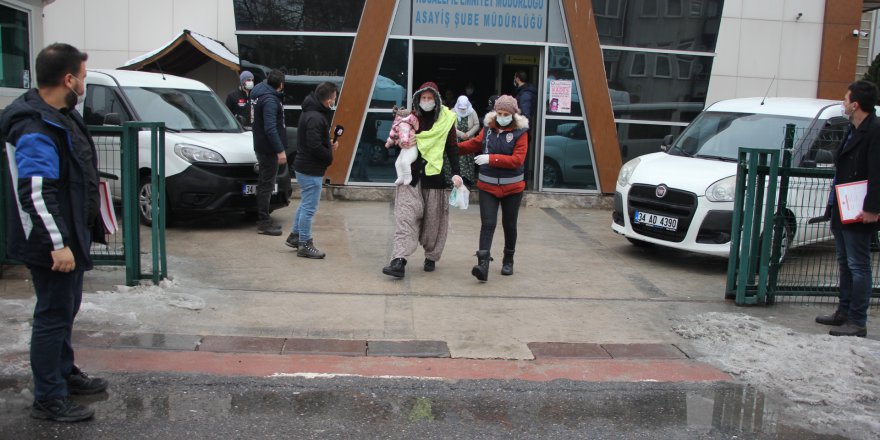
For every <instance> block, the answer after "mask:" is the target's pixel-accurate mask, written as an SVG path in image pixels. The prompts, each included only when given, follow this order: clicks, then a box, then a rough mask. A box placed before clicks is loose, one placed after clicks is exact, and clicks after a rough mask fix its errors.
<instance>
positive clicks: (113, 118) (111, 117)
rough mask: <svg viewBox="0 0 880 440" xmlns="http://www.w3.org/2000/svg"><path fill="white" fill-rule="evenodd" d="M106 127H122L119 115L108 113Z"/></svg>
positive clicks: (105, 121) (105, 120) (105, 118)
mask: <svg viewBox="0 0 880 440" xmlns="http://www.w3.org/2000/svg"><path fill="white" fill-rule="evenodd" d="M104 125H122V119H121V118H120V117H119V113H107V114H106V115H104Z"/></svg>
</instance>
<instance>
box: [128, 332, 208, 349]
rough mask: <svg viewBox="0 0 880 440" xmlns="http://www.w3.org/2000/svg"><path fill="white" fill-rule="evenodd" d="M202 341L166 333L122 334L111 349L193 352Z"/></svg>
mask: <svg viewBox="0 0 880 440" xmlns="http://www.w3.org/2000/svg"><path fill="white" fill-rule="evenodd" d="M201 340H202V337H201V336H197V335H175V334H166V333H122V334H120V335H119V339H117V340H116V342H114V343H113V345H112V346H111V347H112V348H156V349H161V350H183V351H194V350H195V349H196V347H197V346H198V345H199V342H200V341H201Z"/></svg>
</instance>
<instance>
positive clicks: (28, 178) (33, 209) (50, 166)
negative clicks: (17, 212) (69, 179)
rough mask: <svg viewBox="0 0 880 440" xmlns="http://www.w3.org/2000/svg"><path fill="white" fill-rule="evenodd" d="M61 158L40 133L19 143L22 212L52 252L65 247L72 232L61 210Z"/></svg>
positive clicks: (27, 136)
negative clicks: (48, 240)
mask: <svg viewBox="0 0 880 440" xmlns="http://www.w3.org/2000/svg"><path fill="white" fill-rule="evenodd" d="M59 162H60V161H59V157H58V152H57V150H56V148H55V144H54V142H52V140H51V139H50V138H49V137H48V136H46V135H44V134H39V133H31V134H27V135H24V136H22V137H20V138H19V139H18V142H16V149H15V163H16V167H17V168H18V199H19V202H20V206H21V209H22V210H23V211H25V212H26V213H27V214H28V215H29V216H30V217H31V219H32V221H33V224H34V226H35V227H37V228H39V227H42V228H40V229H42V230H43V231H45V233H46V234H47V236H48V238H49V239H50V240H51V243H52V249H54V250H58V249H61V248H63V247H64V246H65V241H66V240H65V237H67V236H68V231H69V229H68V228H67V224H66V222H65V221H64V218H63V217H62V216H61V210H60V208H59V206H58V201H57V197H56V196H57V194H58V178H59V176H60V169H59Z"/></svg>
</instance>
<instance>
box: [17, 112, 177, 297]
mask: <svg viewBox="0 0 880 440" xmlns="http://www.w3.org/2000/svg"><path fill="white" fill-rule="evenodd" d="M89 131H90V132H91V134H92V139H93V140H94V142H95V148H96V152H97V154H98V163H99V164H102V166H101V167H100V168H101V169H99V172H100V173H101V180H103V181H106V182H108V183H112V184H110V186H111V188H115V189H114V190H112V192H113V193H114V194H118V195H119V196H121V197H119V198H120V199H121V213H122V219H121V221H119V222H118V224H119V229H120V230H118V231H117V232H116V234H113V235H108V236H107V244H106V245H103V244H98V243H94V244H92V250H91V251H92V258H93V260H94V263H95V265H105V266H125V283H126V285H129V286H134V285H137V284H138V283H139V282H140V280H152V282H153V283H154V284H158V283H159V281H161V280H162V279H164V278H166V277H167V276H168V267H167V258H166V250H165V212H166V211H165V203H166V201H165V196H164V195H165V177H164V176H165V124H164V123H161V122H160V123H144V122H126V123H124V124H123V125H122V126H109V125H106V126H90V127H89ZM141 132H144V133H146V132H149V134H150V136H149V142H150V152H151V154H150V164H151V166H150V169H151V176H150V177H151V180H152V188H153V197H152V198H151V204H152V206H151V207H152V210H153V222H152V226H151V229H150V231H149V233H150V251H151V252H150V255H151V265H150V266H149V270H147V271H144V270H143V268H142V261H141V233H142V228H141V226H140V224H139V219H138V203H139V200H138V197H139V196H138V183H139V182H138V180H139V178H140V171H139V167H138V163H139V143H140V133H141ZM2 145H3V152H2V155H0V165H2V166H0V173H2V175H0V194H3V197H2V198H0V209H2V210H0V265H2V264H17V263H18V262H16V261H13V260H10V259H8V257H7V253H6V212H7V210H6V204H7V203H15V201H14V200H6V187H5V186H6V184H7V182H8V178H9V167H8V164H7V154H6V142H5V141H3V142H2ZM116 182H118V183H120V184H119V185H116ZM0 274H2V272H0Z"/></svg>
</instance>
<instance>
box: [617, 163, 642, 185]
mask: <svg viewBox="0 0 880 440" xmlns="http://www.w3.org/2000/svg"><path fill="white" fill-rule="evenodd" d="M641 161H642V160H641V159H639V158H638V157H637V158H635V159H633V160H631V161H629V162H627V163H625V164H623V166H622V167H620V172H619V173H617V184H618V185H620V186H626V185H629V178H630V177H632V175H633V172H634V171H635V170H636V167H637V166H639V162H641Z"/></svg>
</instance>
